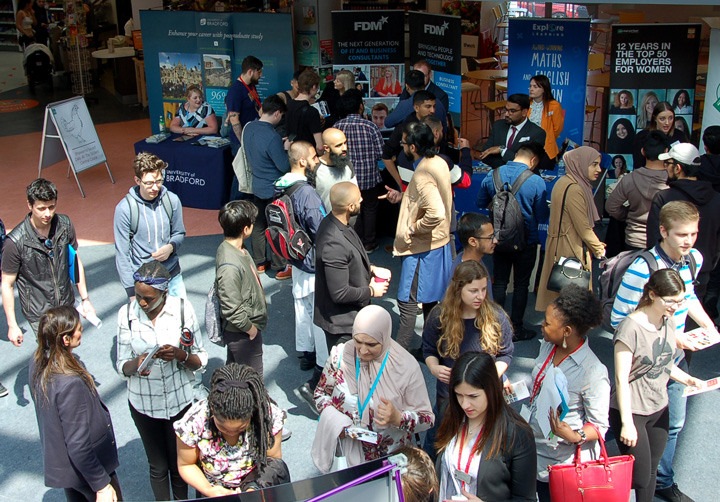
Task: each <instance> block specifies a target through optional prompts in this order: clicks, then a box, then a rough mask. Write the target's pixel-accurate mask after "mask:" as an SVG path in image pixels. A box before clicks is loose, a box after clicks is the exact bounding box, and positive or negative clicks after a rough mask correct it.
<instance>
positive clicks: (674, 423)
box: [656, 359, 688, 489]
mask: <svg viewBox="0 0 720 502" xmlns="http://www.w3.org/2000/svg"><path fill="white" fill-rule="evenodd" d="M678 366H679V367H680V369H682V370H683V371H687V370H688V366H687V362H686V361H685V359H683V360H682V361H680V364H678ZM684 389H685V386H684V385H683V384H681V383H678V382H676V381H675V380H670V383H669V384H668V388H667V391H668V410H669V412H670V427H669V430H668V441H667V445H665V451H664V452H663V456H662V458H661V459H660V464H659V465H658V469H657V484H656V487H657V488H658V489H663V488H670V487H671V486H672V485H673V482H674V481H673V477H674V476H675V472H673V468H672V464H673V458H674V457H675V447H676V446H677V438H678V434H680V431H681V430H682V429H683V426H684V425H685V407H686V406H687V397H683V390H684Z"/></svg>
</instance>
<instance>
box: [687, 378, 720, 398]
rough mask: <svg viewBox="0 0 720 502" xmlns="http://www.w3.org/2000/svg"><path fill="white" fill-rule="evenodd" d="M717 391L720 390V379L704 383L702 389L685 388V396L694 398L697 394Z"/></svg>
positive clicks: (712, 379)
mask: <svg viewBox="0 0 720 502" xmlns="http://www.w3.org/2000/svg"><path fill="white" fill-rule="evenodd" d="M715 389H720V379H718V378H711V379H710V380H706V381H705V382H703V383H702V385H701V386H700V387H685V390H684V391H683V396H694V395H695V394H702V393H704V392H708V391H710V390H715Z"/></svg>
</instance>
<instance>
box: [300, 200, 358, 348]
mask: <svg viewBox="0 0 720 502" xmlns="http://www.w3.org/2000/svg"><path fill="white" fill-rule="evenodd" d="M315 250H316V251H315V252H316V258H315V317H314V323H315V325H317V326H319V327H320V328H322V329H323V330H325V331H327V332H328V333H333V334H337V335H343V334H348V333H352V325H353V322H354V321H355V316H356V315H357V313H358V311H359V310H360V309H361V308H363V307H365V306H366V305H369V304H370V259H369V258H368V255H367V253H366V252H365V248H364V247H363V245H362V242H361V241H360V237H358V235H357V234H356V233H355V230H353V228H352V227H350V226H348V225H343V224H342V223H341V222H340V220H338V219H337V218H336V217H335V216H334V215H333V214H332V213H330V214H328V215H327V217H325V219H324V220H323V221H322V223H320V227H318V231H317V239H316V241H315Z"/></svg>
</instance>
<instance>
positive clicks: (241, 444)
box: [174, 399, 283, 489]
mask: <svg viewBox="0 0 720 502" xmlns="http://www.w3.org/2000/svg"><path fill="white" fill-rule="evenodd" d="M270 409H271V413H272V419H273V425H272V433H273V436H274V435H276V434H277V433H278V432H280V431H281V430H282V428H283V417H282V411H281V410H280V409H279V408H278V407H277V406H275V405H274V404H270ZM209 420H210V410H209V408H208V403H207V399H203V400H202V401H198V402H196V403H195V404H193V405H192V407H191V408H190V409H189V410H188V412H187V413H186V414H185V416H184V417H183V418H181V419H180V420H178V421H177V422H175V424H174V427H175V434H177V436H178V437H179V438H180V441H182V442H183V443H185V444H186V445H188V446H193V447H195V448H197V449H198V451H199V452H200V468H201V469H202V470H203V472H204V473H205V477H206V478H207V480H208V481H209V482H210V483H211V484H213V485H218V484H219V485H222V486H224V487H225V488H229V489H233V488H238V487H239V486H240V484H241V483H242V481H243V479H244V478H245V476H247V475H248V474H250V472H251V471H252V470H253V469H254V468H255V454H254V452H251V451H250V449H249V445H248V441H247V435H248V434H252V433H253V432H252V425H251V426H250V427H249V428H248V429H247V430H246V431H245V432H243V433H242V434H240V439H238V442H237V444H236V445H234V446H233V445H230V444H228V442H227V441H225V438H223V436H222V434H215V433H214V432H213V431H212V429H211V428H210V425H209V423H208V422H209Z"/></svg>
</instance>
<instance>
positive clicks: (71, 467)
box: [29, 360, 119, 492]
mask: <svg viewBox="0 0 720 502" xmlns="http://www.w3.org/2000/svg"><path fill="white" fill-rule="evenodd" d="M34 372H35V362H34V360H31V361H30V369H29V381H30V382H31V384H30V386H31V388H32V385H33V384H32V382H33V374H34ZM32 394H33V400H34V401H35V413H36V414H37V421H38V428H39V429H40V443H41V445H42V452H43V463H44V466H45V486H50V487H52V488H84V487H87V486H89V487H90V488H91V489H92V491H93V492H98V491H100V490H101V489H102V488H104V487H105V486H107V484H108V483H110V475H111V474H112V473H113V472H115V470H116V469H117V467H118V465H119V462H118V454H117V446H116V444H115V433H114V431H113V426H112V421H111V420H110V412H109V411H108V409H107V407H106V406H105V405H104V404H103V402H102V401H101V400H100V397H99V396H98V395H97V394H96V393H95V392H93V391H91V390H90V389H89V388H88V386H87V385H86V384H85V382H84V381H83V380H82V379H81V378H80V377H79V376H76V375H55V376H53V377H52V378H51V379H50V381H49V382H48V388H47V400H45V398H44V397H43V396H42V395H41V394H40V393H39V392H33V393H32ZM35 394H37V396H36V395H35Z"/></svg>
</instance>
